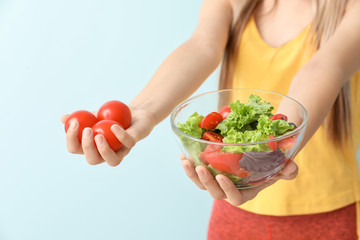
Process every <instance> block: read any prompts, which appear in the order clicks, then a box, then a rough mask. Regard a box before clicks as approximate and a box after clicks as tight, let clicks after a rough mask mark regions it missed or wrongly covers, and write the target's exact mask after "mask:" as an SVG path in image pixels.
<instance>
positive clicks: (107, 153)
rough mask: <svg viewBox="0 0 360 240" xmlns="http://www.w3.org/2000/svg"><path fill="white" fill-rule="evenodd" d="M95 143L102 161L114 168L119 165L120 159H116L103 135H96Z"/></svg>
mask: <svg viewBox="0 0 360 240" xmlns="http://www.w3.org/2000/svg"><path fill="white" fill-rule="evenodd" d="M95 142H96V146H97V149H98V150H99V153H100V155H101V157H102V159H104V160H105V162H106V163H107V164H109V166H111V167H115V166H117V165H119V164H120V162H121V160H122V159H120V158H118V156H117V155H116V153H115V152H114V151H113V150H112V149H111V148H110V146H109V144H108V143H107V141H106V139H105V137H104V136H103V135H101V134H98V135H96V136H95Z"/></svg>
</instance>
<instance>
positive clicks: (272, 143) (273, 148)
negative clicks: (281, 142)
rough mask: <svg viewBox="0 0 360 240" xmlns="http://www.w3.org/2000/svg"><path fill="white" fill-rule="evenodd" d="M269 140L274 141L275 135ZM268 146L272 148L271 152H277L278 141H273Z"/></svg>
mask: <svg viewBox="0 0 360 240" xmlns="http://www.w3.org/2000/svg"><path fill="white" fill-rule="evenodd" d="M269 138H270V139H274V138H275V136H274V135H269ZM267 144H268V146H269V148H270V149H271V150H273V151H275V150H276V148H277V145H278V144H277V142H276V141H271V142H268V143H267Z"/></svg>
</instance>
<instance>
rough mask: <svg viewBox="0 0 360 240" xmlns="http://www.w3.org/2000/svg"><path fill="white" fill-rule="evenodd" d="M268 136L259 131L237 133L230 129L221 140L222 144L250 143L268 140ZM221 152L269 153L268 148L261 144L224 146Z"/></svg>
mask: <svg viewBox="0 0 360 240" xmlns="http://www.w3.org/2000/svg"><path fill="white" fill-rule="evenodd" d="M268 139H269V136H268V135H267V134H266V133H263V132H262V131H260V130H253V131H245V132H237V131H236V130H234V129H231V130H230V131H229V132H228V135H227V136H226V137H225V138H224V139H223V142H224V143H252V142H259V141H265V140H268ZM222 151H224V152H232V153H243V152H268V151H271V149H270V148H269V146H268V145H267V144H266V143H265V144H264V143H263V144H253V145H247V146H225V147H223V149H222Z"/></svg>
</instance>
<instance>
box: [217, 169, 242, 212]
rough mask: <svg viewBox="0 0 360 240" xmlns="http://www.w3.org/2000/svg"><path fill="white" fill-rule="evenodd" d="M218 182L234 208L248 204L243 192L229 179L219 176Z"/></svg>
mask: <svg viewBox="0 0 360 240" xmlns="http://www.w3.org/2000/svg"><path fill="white" fill-rule="evenodd" d="M216 180H217V181H218V183H219V186H220V187H221V189H222V190H223V192H224V194H225V195H226V198H227V199H228V201H229V202H230V204H232V205H234V206H239V205H241V204H243V203H245V202H246V199H245V198H244V195H243V194H242V192H241V191H239V189H237V187H236V186H235V185H234V183H233V182H232V181H231V180H230V179H229V178H228V177H226V176H224V175H222V174H219V175H217V176H216ZM245 191H246V190H245Z"/></svg>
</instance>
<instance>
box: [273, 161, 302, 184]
mask: <svg viewBox="0 0 360 240" xmlns="http://www.w3.org/2000/svg"><path fill="white" fill-rule="evenodd" d="M298 172H299V168H298V166H297V165H296V163H295V162H294V161H290V162H289V163H288V164H287V165H286V166H285V168H284V169H283V170H282V171H281V172H280V173H279V174H278V178H279V179H284V180H292V179H294V178H296V176H297V175H298Z"/></svg>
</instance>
